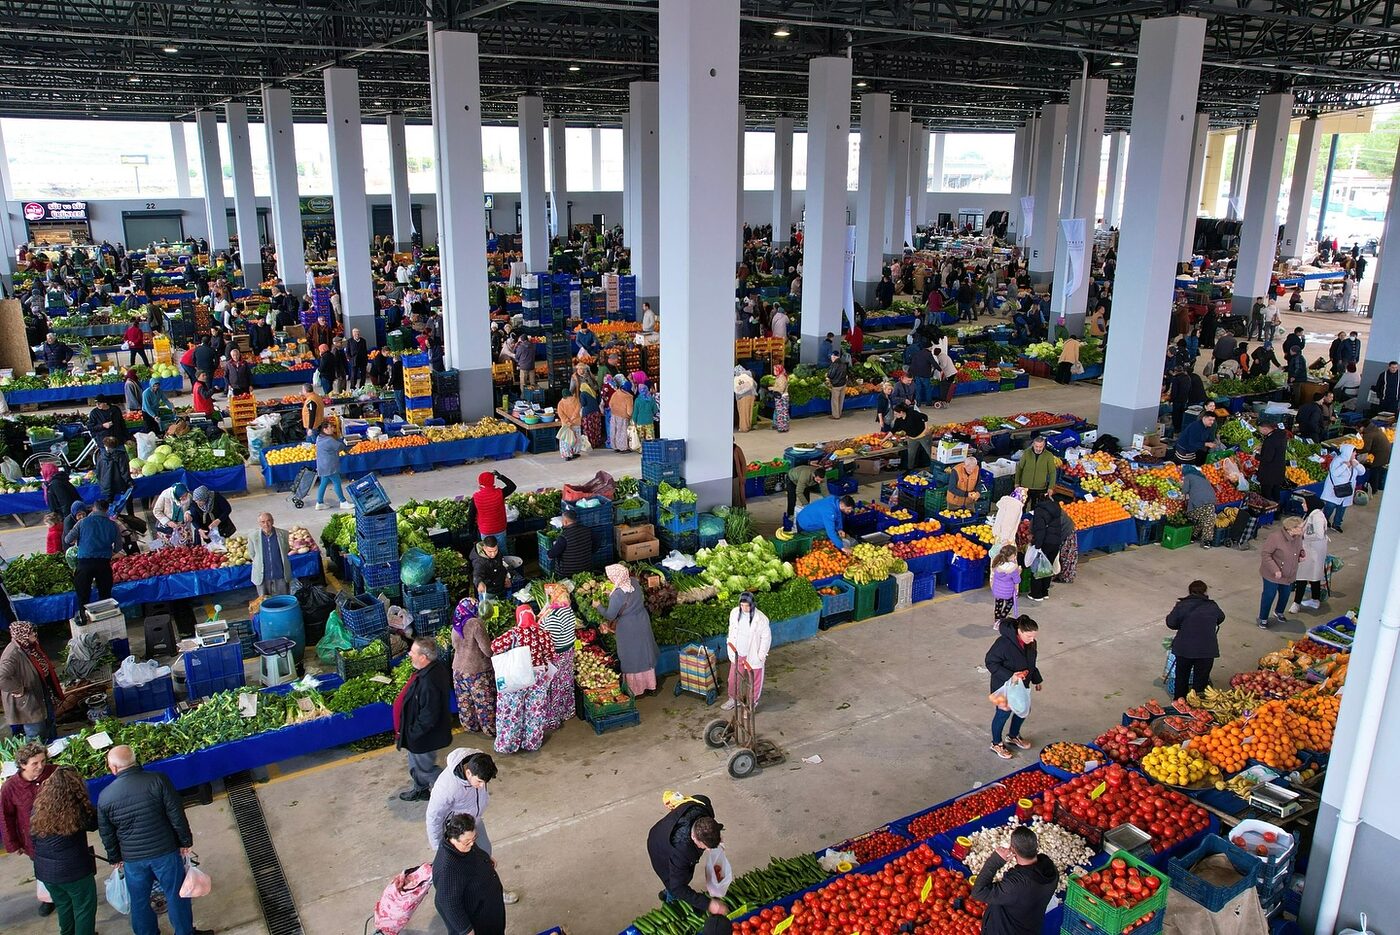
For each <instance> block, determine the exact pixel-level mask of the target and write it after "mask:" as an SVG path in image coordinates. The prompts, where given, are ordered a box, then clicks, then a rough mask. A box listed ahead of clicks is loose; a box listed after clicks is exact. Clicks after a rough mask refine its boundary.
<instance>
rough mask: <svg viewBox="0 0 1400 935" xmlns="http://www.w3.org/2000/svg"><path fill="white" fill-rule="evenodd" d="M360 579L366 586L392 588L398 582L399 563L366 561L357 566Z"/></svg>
mask: <svg viewBox="0 0 1400 935" xmlns="http://www.w3.org/2000/svg"><path fill="white" fill-rule="evenodd" d="M359 573H360V580H361V581H363V582H364V586H365V587H366V588H392V587H394V586H395V585H397V584H398V583H399V563H398V562H397V561H392V562H366V561H364V560H363V559H362V560H361V561H360V566H359Z"/></svg>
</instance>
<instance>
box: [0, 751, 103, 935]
mask: <svg viewBox="0 0 1400 935" xmlns="http://www.w3.org/2000/svg"><path fill="white" fill-rule="evenodd" d="M0 797H3V789H0ZM96 830H97V809H96V808H94V807H93V805H92V799H91V798H90V795H89V793H88V790H87V785H86V784H85V783H84V782H83V780H82V777H81V776H79V775H78V772H77V770H75V769H73V768H71V767H66V766H65V767H63V768H61V769H57V770H55V771H54V772H53V773H52V775H50V776H49V778H48V779H47V780H45V781H44V782H43V783H42V785H41V786H40V788H39V792H38V795H37V796H36V797H35V798H34V813H33V816H32V817H31V818H30V820H29V832H30V836H31V837H30V840H31V846H30V849H29V851H28V853H29V857H30V859H31V860H32V861H33V865H34V879H36V880H38V881H39V884H40V885H41V886H43V887H44V889H45V890H47V891H48V894H49V898H50V899H52V900H53V902H52V903H48V904H42V903H41V904H40V906H41V908H40V910H39V911H40V912H41V913H43V914H45V915H47V912H46V911H45V910H44V909H43V908H42V906H43V905H49V906H50V907H51V908H52V910H56V911H57V913H58V935H95V928H94V926H95V925H96V922H97V862H96V860H94V858H93V854H92V848H91V847H89V846H88V832H89V831H96Z"/></svg>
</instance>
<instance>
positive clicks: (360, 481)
mask: <svg viewBox="0 0 1400 935" xmlns="http://www.w3.org/2000/svg"><path fill="white" fill-rule="evenodd" d="M345 493H346V494H347V495H348V496H349V497H350V500H351V502H353V503H354V504H355V513H356V522H357V523H358V522H359V516H360V515H361V514H365V515H373V514H375V513H384V512H386V511H387V512H392V511H393V505H392V504H391V503H390V502H389V495H388V494H387V493H385V492H384V487H383V486H382V485H381V484H380V483H379V478H378V477H376V476H375V475H374V474H366V475H365V476H364V477H357V478H355V479H354V480H352V481H351V482H350V483H348V484H346V485H345ZM395 522H397V517H396V518H395Z"/></svg>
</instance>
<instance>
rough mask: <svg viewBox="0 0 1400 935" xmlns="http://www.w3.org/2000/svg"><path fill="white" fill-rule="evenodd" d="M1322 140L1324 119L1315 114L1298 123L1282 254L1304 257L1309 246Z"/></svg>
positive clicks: (1284, 223)
mask: <svg viewBox="0 0 1400 935" xmlns="http://www.w3.org/2000/svg"><path fill="white" fill-rule="evenodd" d="M1321 141H1322V121H1321V120H1319V119H1318V118H1317V115H1316V114H1313V115H1312V116H1311V117H1308V118H1306V119H1305V120H1303V122H1302V123H1301V124H1300V125H1299V126H1298V148H1297V150H1296V152H1295V154H1294V156H1293V185H1292V187H1291V188H1290V189H1289V192H1288V216H1287V217H1286V218H1285V219H1284V222H1283V240H1282V241H1281V242H1280V244H1279V251H1278V252H1279V256H1286V257H1297V256H1302V255H1303V247H1305V246H1306V245H1307V242H1308V215H1309V214H1310V213H1311V210H1312V193H1313V176H1314V175H1316V174H1317V148H1318V143H1320V142H1321Z"/></svg>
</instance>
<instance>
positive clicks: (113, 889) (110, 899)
mask: <svg viewBox="0 0 1400 935" xmlns="http://www.w3.org/2000/svg"><path fill="white" fill-rule="evenodd" d="M107 905H109V906H111V907H112V908H113V909H115V910H117V911H118V912H120V913H121V914H122V915H124V916H129V915H131V890H130V889H128V888H127V885H126V873H125V871H123V870H122V868H121V867H115V868H113V869H112V873H111V875H110V876H108V877H107Z"/></svg>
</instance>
